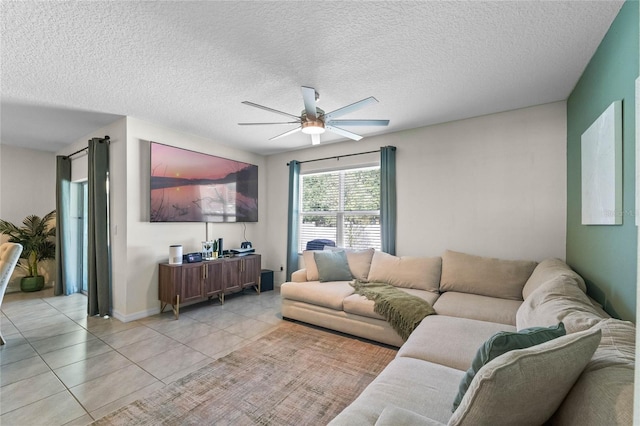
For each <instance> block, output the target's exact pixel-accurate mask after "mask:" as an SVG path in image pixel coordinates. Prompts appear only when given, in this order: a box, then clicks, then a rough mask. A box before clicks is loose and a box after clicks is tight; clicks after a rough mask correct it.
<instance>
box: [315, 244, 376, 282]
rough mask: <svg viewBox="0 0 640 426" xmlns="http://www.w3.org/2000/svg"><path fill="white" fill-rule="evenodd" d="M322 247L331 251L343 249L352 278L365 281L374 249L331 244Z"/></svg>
mask: <svg viewBox="0 0 640 426" xmlns="http://www.w3.org/2000/svg"><path fill="white" fill-rule="evenodd" d="M324 249H325V250H331V251H340V250H344V252H345V253H346V254H347V263H348V264H349V269H350V270H351V275H353V278H355V279H357V280H360V281H367V277H368V276H369V269H371V260H372V259H373V254H374V253H375V251H376V250H375V249H372V248H368V249H364V250H357V249H344V248H341V247H331V246H324Z"/></svg>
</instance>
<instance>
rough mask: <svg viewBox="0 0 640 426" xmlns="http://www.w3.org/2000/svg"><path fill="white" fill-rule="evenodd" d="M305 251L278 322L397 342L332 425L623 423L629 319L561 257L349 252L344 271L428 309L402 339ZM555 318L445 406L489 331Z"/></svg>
mask: <svg viewBox="0 0 640 426" xmlns="http://www.w3.org/2000/svg"><path fill="white" fill-rule="evenodd" d="M303 255H304V257H305V269H303V270H300V271H297V272H296V273H294V275H293V277H292V282H288V283H284V284H283V285H282V287H281V296H282V314H283V317H285V318H290V319H295V320H299V321H303V322H307V323H310V324H314V325H318V326H321V327H326V328H329V329H333V330H337V331H340V332H344V333H348V334H352V335H355V336H359V337H363V338H367V339H371V340H374V341H378V342H381V343H385V344H389V345H394V346H397V347H399V351H398V355H397V357H396V359H395V360H394V361H392V362H391V363H390V364H389V365H388V366H387V368H386V369H385V370H384V371H383V372H382V373H381V374H380V375H379V376H378V377H377V378H376V379H375V380H374V381H373V382H372V383H371V384H370V385H369V386H368V387H367V388H366V389H365V391H364V392H363V393H362V394H361V395H360V396H359V397H358V398H357V399H356V400H355V401H354V402H353V403H352V404H351V405H350V406H348V407H347V408H346V409H345V410H344V411H343V412H342V413H341V414H340V415H338V416H337V417H336V418H335V419H334V420H333V421H332V424H335V425H356V424H357V425H363V424H379V425H385V424H387V425H398V424H411V425H413V424H425V425H433V424H469V425H477V424H491V425H497V424H542V423H545V422H549V423H550V424H576V425H578V424H579V425H603V424H607V425H610V424H632V417H633V389H634V387H633V380H634V361H635V325H634V324H633V323H630V322H625V321H620V320H617V319H613V318H610V317H609V316H608V315H607V314H606V313H605V312H604V311H603V310H602V309H601V308H600V307H599V306H598V305H597V304H596V303H593V301H592V300H591V299H589V297H588V296H587V295H586V293H585V292H586V286H585V283H584V280H583V279H582V278H581V277H580V276H579V275H578V274H576V273H575V272H574V271H572V270H571V268H569V267H568V266H567V265H566V264H565V263H564V262H562V261H560V260H557V259H547V260H544V261H542V262H540V263H536V262H530V261H510V260H499V259H492V258H485V257H479V256H472V255H468V254H463V253H457V252H453V251H447V252H445V253H444V254H443V256H442V257H441V258H440V257H431V258H429V257H396V256H391V255H388V254H385V253H381V252H375V251H373V250H362V251H347V253H346V257H347V261H348V266H349V270H350V272H351V276H352V277H354V278H357V279H360V280H363V281H367V280H368V281H371V282H373V281H376V282H377V281H382V282H387V283H389V284H392V285H394V286H396V287H397V288H399V289H401V290H402V291H405V292H407V293H410V294H413V295H415V296H418V297H420V298H422V299H425V300H427V301H429V302H430V303H431V304H432V305H433V307H434V308H435V310H436V312H437V314H436V315H430V316H427V317H426V318H424V319H423V320H422V322H421V323H420V325H419V326H418V327H417V328H416V329H415V330H414V331H413V333H412V334H411V335H410V336H409V338H408V339H407V341H406V342H404V341H403V340H402V339H401V338H400V336H399V335H398V334H397V333H396V332H395V331H394V330H393V328H391V326H390V325H389V324H388V323H387V322H386V321H385V320H384V319H383V318H382V317H381V316H380V315H378V314H377V313H375V312H374V310H373V305H374V303H373V302H372V301H370V300H367V299H366V298H364V297H363V296H359V295H357V294H354V289H353V287H351V285H350V281H349V280H343V281H330V282H321V281H319V278H321V277H320V276H321V275H322V273H321V271H318V268H317V266H316V264H315V262H314V254H313V252H305V253H304V254H303ZM560 322H562V323H563V325H564V328H565V329H566V335H565V336H562V337H558V338H556V339H553V340H551V341H549V342H546V343H542V344H540V345H536V346H532V347H529V348H524V349H518V350H513V351H509V352H507V353H505V354H504V355H501V356H498V357H496V358H495V359H492V360H490V361H489V362H488V363H486V364H485V365H484V366H482V367H481V368H480V369H479V370H478V371H477V372H476V374H475V377H473V376H472V381H471V382H470V383H471V384H470V385H469V389H468V390H467V392H466V393H465V394H464V397H463V398H462V401H461V403H460V406H459V407H458V408H457V409H456V410H455V411H453V401H454V399H455V397H456V395H457V394H458V392H459V385H460V382H461V381H462V379H463V378H464V377H465V372H466V371H467V370H468V369H469V368H470V367H471V365H472V362H473V361H474V357H477V353H479V348H481V347H483V345H484V347H485V348H486V347H487V342H488V341H491V340H490V338H492V336H495V335H496V333H500V332H506V333H507V334H506V335H507V336H508V335H511V334H512V333H515V332H516V331H518V330H523V329H530V328H531V327H549V326H558V323H560ZM494 338H495V337H494Z"/></svg>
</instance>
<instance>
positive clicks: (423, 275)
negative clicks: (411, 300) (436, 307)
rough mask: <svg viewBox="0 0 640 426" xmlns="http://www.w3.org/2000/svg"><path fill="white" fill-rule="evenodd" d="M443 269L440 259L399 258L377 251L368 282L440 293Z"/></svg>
mask: <svg viewBox="0 0 640 426" xmlns="http://www.w3.org/2000/svg"><path fill="white" fill-rule="evenodd" d="M441 267H442V259H440V258H439V257H412V256H402V257H397V256H392V255H390V254H388V253H383V252H381V251H376V252H375V254H374V255H373V260H372V261H371V270H370V271H369V277H368V280H369V281H370V282H383V283H387V284H391V285H393V286H396V287H405V288H415V289H419V290H426V291H431V292H434V293H438V287H439V285H440V272H441Z"/></svg>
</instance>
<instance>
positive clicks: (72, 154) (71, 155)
mask: <svg viewBox="0 0 640 426" xmlns="http://www.w3.org/2000/svg"><path fill="white" fill-rule="evenodd" d="M103 139H104V140H107V141H108V140H109V139H110V138H109V136H108V135H107V136H105V137H104V138H103ZM88 149H89V147H88V146H85V147H84V148H81V149H79V150H77V151H76V152H72V153H71V154H69V155H67V156H66V157H67V158H71V157H73V156H74V155H76V154H80V153H81V152H84V151H86V150H88Z"/></svg>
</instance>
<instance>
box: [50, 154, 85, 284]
mask: <svg viewBox="0 0 640 426" xmlns="http://www.w3.org/2000/svg"><path fill="white" fill-rule="evenodd" d="M71 226H72V224H71V159H70V158H69V157H65V156H62V155H58V156H57V157H56V285H55V287H54V289H53V292H54V294H55V295H56V296H60V295H62V294H64V295H65V296H66V295H69V294H72V293H77V292H78V291H80V289H79V288H78V283H77V282H74V280H73V279H70V277H71V276H72V270H71V265H70V260H71V256H72V254H71V253H69V249H70V247H71V241H70V238H71Z"/></svg>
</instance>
